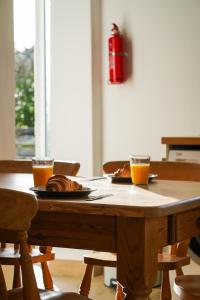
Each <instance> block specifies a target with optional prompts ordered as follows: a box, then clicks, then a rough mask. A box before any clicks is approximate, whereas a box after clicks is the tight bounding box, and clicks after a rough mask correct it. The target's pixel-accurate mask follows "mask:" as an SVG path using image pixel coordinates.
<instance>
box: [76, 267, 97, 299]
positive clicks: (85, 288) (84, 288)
mask: <svg viewBox="0 0 200 300" xmlns="http://www.w3.org/2000/svg"><path fill="white" fill-rule="evenodd" d="M93 267H94V266H93V265H86V268H85V274H84V276H83V280H82V282H81V286H80V290H79V294H80V295H82V296H86V297H88V295H89V292H90V287H91V282H92V273H93Z"/></svg>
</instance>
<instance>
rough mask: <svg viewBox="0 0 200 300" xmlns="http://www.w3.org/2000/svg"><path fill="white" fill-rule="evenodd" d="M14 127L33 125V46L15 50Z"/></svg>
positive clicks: (31, 126) (30, 126)
mask: <svg viewBox="0 0 200 300" xmlns="http://www.w3.org/2000/svg"><path fill="white" fill-rule="evenodd" d="M15 66H16V72H15V73H16V91H15V110H16V128H33V127H34V62H33V48H30V49H25V50H24V51H21V52H20V51H16V52H15Z"/></svg>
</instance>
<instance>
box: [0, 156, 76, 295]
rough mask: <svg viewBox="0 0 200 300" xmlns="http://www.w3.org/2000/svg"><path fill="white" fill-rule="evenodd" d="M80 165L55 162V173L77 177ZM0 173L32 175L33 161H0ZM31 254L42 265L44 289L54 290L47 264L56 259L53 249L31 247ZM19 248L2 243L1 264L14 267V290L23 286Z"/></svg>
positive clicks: (0, 244) (35, 261)
mask: <svg viewBox="0 0 200 300" xmlns="http://www.w3.org/2000/svg"><path fill="white" fill-rule="evenodd" d="M79 168H80V164H79V163H78V162H73V161H55V163H54V173H55V174H56V173H57V174H59V173H60V174H66V175H71V176H75V175H76V174H77V173H78V170H79ZM0 173H32V162H31V160H0ZM29 252H30V255H31V258H32V263H41V268H42V276H43V282H44V287H45V288H46V289H48V290H53V280H52V277H51V274H50V271H49V267H48V264H47V262H48V261H51V260H54V259H55V253H54V252H53V251H52V247H39V249H37V248H34V247H31V246H30V245H29ZM19 256H20V254H19V246H18V245H17V244H16V245H14V248H13V247H6V244H5V243H0V263H1V264H2V265H13V266H14V276H13V288H17V287H20V286H21V276H20V261H19Z"/></svg>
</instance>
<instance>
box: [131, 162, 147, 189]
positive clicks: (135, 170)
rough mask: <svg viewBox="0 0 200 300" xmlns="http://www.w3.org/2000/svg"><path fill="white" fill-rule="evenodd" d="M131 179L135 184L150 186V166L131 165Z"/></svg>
mask: <svg viewBox="0 0 200 300" xmlns="http://www.w3.org/2000/svg"><path fill="white" fill-rule="evenodd" d="M130 167H131V178H132V183H134V184H148V179H149V164H145V163H143V164H142V163H141V164H134V165H131V166H130Z"/></svg>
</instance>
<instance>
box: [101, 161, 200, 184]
mask: <svg viewBox="0 0 200 300" xmlns="http://www.w3.org/2000/svg"><path fill="white" fill-rule="evenodd" d="M125 163H129V161H109V162H106V163H105V164H103V171H104V173H106V174H108V173H113V172H115V171H116V170H117V169H119V168H122V167H123V165H124V164H125ZM150 173H153V174H157V175H158V179H162V180H186V181H200V164H199V163H190V162H174V161H173V162H172V161H151V162H150Z"/></svg>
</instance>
